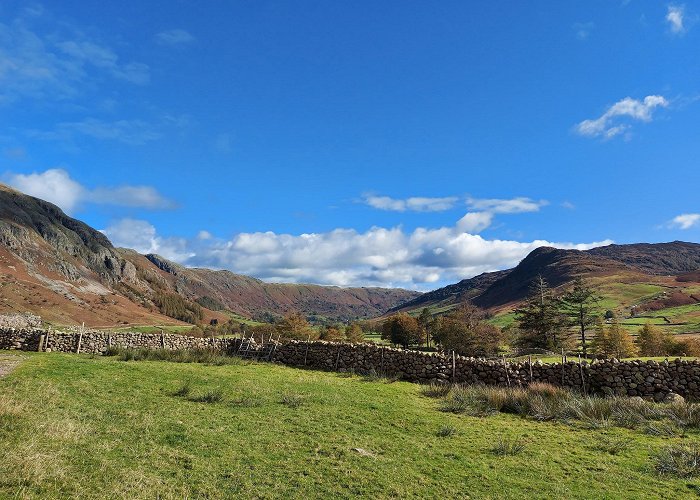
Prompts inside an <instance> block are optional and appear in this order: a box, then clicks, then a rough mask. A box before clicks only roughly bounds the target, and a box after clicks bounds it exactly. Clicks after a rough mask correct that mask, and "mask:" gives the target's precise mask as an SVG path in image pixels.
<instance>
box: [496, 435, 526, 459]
mask: <svg viewBox="0 0 700 500" xmlns="http://www.w3.org/2000/svg"><path fill="white" fill-rule="evenodd" d="M523 450H525V443H524V442H523V441H522V439H518V438H501V439H499V440H498V441H496V444H495V445H494V446H493V448H491V453H493V454H494V455H497V456H499V457H505V456H515V455H519V454H520V453H522V452H523Z"/></svg>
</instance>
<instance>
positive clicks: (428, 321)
mask: <svg viewBox="0 0 700 500" xmlns="http://www.w3.org/2000/svg"><path fill="white" fill-rule="evenodd" d="M432 322H433V315H432V314H430V309H428V308H427V307H424V308H423V310H422V311H421V312H420V316H418V326H419V327H420V328H421V329H422V330H423V337H424V338H425V347H430V333H431V332H430V327H431V325H432Z"/></svg>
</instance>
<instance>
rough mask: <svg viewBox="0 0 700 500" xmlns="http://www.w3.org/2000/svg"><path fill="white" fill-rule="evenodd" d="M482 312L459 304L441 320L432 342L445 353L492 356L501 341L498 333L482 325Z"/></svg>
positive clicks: (483, 322)
mask: <svg viewBox="0 0 700 500" xmlns="http://www.w3.org/2000/svg"><path fill="white" fill-rule="evenodd" d="M485 318H486V314H485V313H484V311H482V310H481V309H479V308H478V307H475V306H473V305H471V304H462V305H461V306H460V307H459V308H457V309H456V310H454V311H453V312H451V313H449V314H447V315H445V316H443V317H442V320H441V321H440V323H439V326H438V327H437V330H436V331H435V334H434V335H435V337H434V338H435V339H436V341H437V342H439V343H440V345H441V346H442V348H443V349H445V350H454V351H456V352H458V353H459V354H462V355H465V356H493V355H494V354H497V353H498V350H499V348H500V346H501V342H502V340H503V335H502V331H501V330H500V328H497V327H496V326H494V325H491V324H489V323H487V322H486V321H485Z"/></svg>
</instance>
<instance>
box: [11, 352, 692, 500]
mask: <svg viewBox="0 0 700 500" xmlns="http://www.w3.org/2000/svg"><path fill="white" fill-rule="evenodd" d="M16 356H21V358H20V360H21V363H20V364H19V365H18V366H17V367H16V368H15V369H14V371H12V372H11V373H10V374H9V375H7V376H5V377H2V378H0V497H4V498H7V497H12V498H31V497H86V498H105V497H112V498H114V497H117V498H134V497H160V498H182V497H208V498H225V497H229V498H230V497H232V496H242V497H255V498H279V497H292V498H302V497H314V498H328V497H335V498H350V497H355V496H358V495H362V496H367V497H373V498H389V497H397V496H399V497H407V498H411V497H413V498H418V497H428V496H441V497H473V498H520V497H522V496H523V495H530V496H534V497H536V498H541V497H553V496H557V497H567V498H591V497H595V498H615V497H620V496H625V497H628V498H642V497H646V498H649V497H652V498H653V497H662V496H666V497H668V496H676V497H679V496H689V495H691V494H694V493H697V492H698V491H700V482H698V481H697V480H695V479H687V478H685V479H683V478H677V477H674V476H672V475H660V474H659V473H658V472H657V471H656V470H655V467H654V458H653V457H654V456H655V455H656V454H658V453H659V452H661V451H662V450H663V449H664V448H665V447H666V446H667V445H669V444H673V443H692V442H695V441H696V440H697V437H698V435H697V432H696V431H695V430H693V429H690V430H688V432H685V433H683V435H682V436H681V435H652V434H649V433H645V432H643V431H641V430H639V429H636V430H630V429H625V428H620V427H615V426H607V427H605V426H603V427H599V428H593V427H591V426H590V425H581V424H577V423H573V424H572V423H565V422H561V421H544V422H542V421H536V420H534V419H532V418H528V417H524V416H520V415H513V414H504V413H496V414H493V415H490V416H488V417H483V416H470V415H469V414H468V413H460V412H456V413H455V412H451V411H443V410H444V407H443V405H444V401H442V400H440V399H439V398H437V399H436V398H434V397H429V396H428V395H426V390H425V388H421V387H420V386H418V385H415V384H410V383H406V382H394V381H391V380H387V379H383V378H381V377H360V376H355V375H349V374H333V373H325V372H318V371H310V370H300V369H294V368H288V367H282V366H276V365H270V364H257V363H251V362H243V361H240V360H234V361H233V362H232V363H231V364H227V365H220V366H215V365H210V364H197V363H173V362H165V361H122V360H121V359H124V358H123V357H121V358H120V357H119V356H116V357H101V356H98V357H95V356H88V355H70V354H57V353H51V354H39V353H22V354H12V353H7V352H6V353H4V357H5V359H8V357H9V358H12V357H16ZM610 442H624V443H625V445H624V447H622V448H620V447H615V449H614V450H613V449H612V448H610V446H609V445H608V444H606V443H610Z"/></svg>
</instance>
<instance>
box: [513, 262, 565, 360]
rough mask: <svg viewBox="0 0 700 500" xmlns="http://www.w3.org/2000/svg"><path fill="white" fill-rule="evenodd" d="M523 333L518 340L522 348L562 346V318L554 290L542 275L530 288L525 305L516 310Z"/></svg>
mask: <svg viewBox="0 0 700 500" xmlns="http://www.w3.org/2000/svg"><path fill="white" fill-rule="evenodd" d="M515 314H516V319H517V321H518V326H519V328H520V330H521V331H522V332H523V334H522V336H521V337H520V338H519V339H518V342H517V343H518V344H519V345H520V346H522V347H534V348H540V349H556V348H558V347H560V346H561V345H562V343H561V340H562V338H561V331H562V324H563V322H562V317H561V314H560V312H559V305H558V302H557V300H556V299H555V298H554V295H553V293H552V290H551V289H550V288H549V286H548V285H547V282H546V281H545V280H544V278H543V277H542V276H541V275H540V276H538V277H537V279H536V280H535V282H534V283H533V285H532V286H531V288H530V295H529V296H528V298H527V301H526V302H525V305H524V306H523V307H521V308H518V309H516V310H515Z"/></svg>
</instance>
